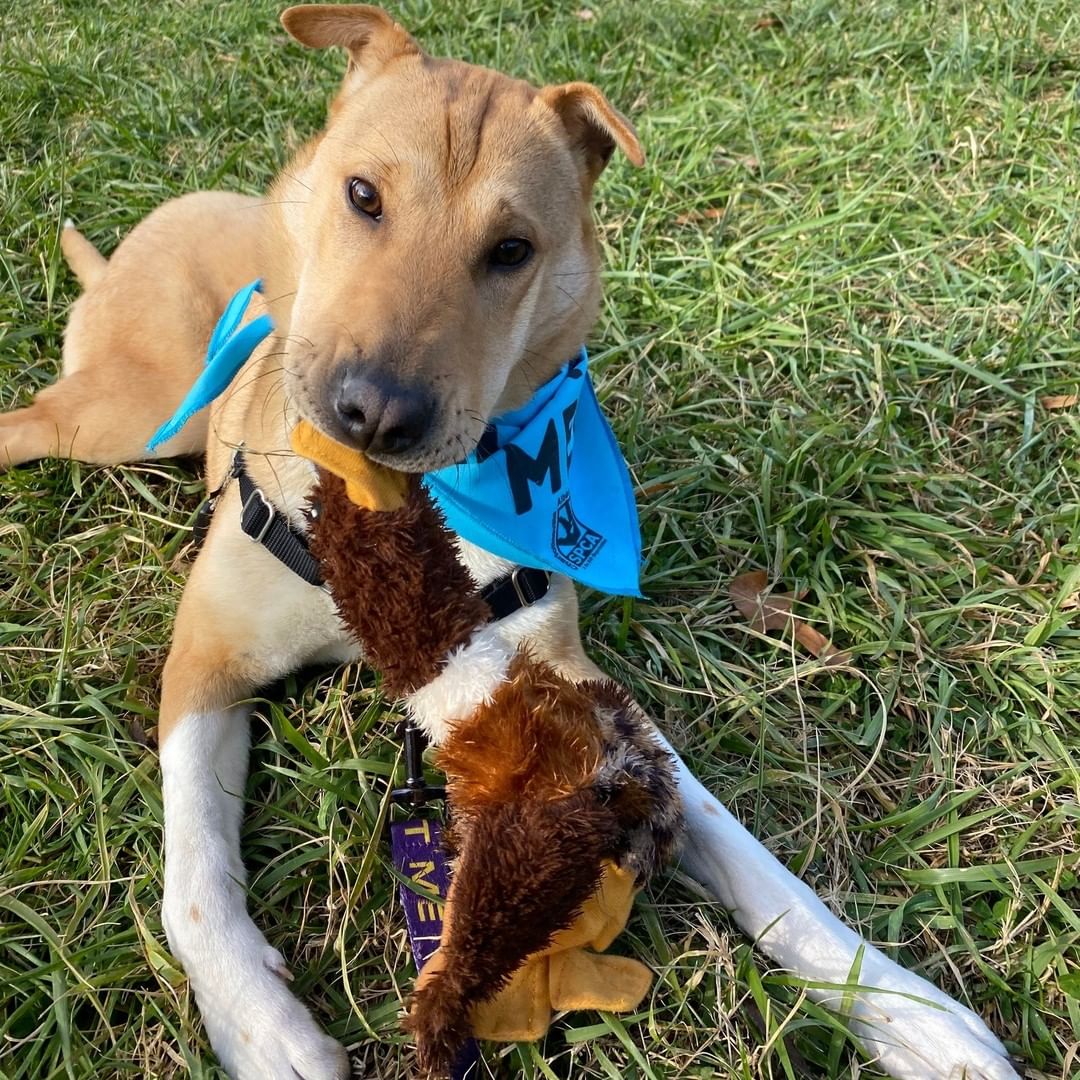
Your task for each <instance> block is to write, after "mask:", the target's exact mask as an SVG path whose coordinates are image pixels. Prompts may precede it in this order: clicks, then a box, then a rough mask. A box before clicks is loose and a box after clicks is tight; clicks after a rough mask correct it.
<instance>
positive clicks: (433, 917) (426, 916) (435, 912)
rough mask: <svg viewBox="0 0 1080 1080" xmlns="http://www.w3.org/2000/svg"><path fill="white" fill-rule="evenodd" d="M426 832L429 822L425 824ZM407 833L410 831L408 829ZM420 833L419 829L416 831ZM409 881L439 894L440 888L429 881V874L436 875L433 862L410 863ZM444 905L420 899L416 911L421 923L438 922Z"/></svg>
mask: <svg viewBox="0 0 1080 1080" xmlns="http://www.w3.org/2000/svg"><path fill="white" fill-rule="evenodd" d="M424 826H425V830H426V827H427V822H425V823H424ZM405 831H406V832H408V831H409V830H408V829H406V830H405ZM414 831H416V832H419V831H420V830H419V829H416V830H414ZM409 871H410V873H409V880H410V881H415V882H416V884H417V885H423V886H424V887H425V888H428V889H430V890H431V891H432V892H438V891H439V889H438V886H437V885H436V884H435V882H433V881H429V880H428V874H434V873H435V863H434V862H432V861H430V860H429V861H427V862H411V863H409ZM441 908H442V905H441V904H437V903H436V902H435V901H434V900H423V899H418V900H417V902H416V911H417V914H418V916H419V919H420V921H421V922H438V921H439V918H440V911H441Z"/></svg>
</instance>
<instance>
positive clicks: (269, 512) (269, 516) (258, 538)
mask: <svg viewBox="0 0 1080 1080" xmlns="http://www.w3.org/2000/svg"><path fill="white" fill-rule="evenodd" d="M256 498H258V499H260V500H262V504H263V506H265V507H266V524H265V525H263V527H262V528H261V529H260V530H259V531H258V533H256V534H255V535H254V536H252V537H251V539H252V540H254V541H255V543H256V544H261V543H262V542H263V540H264V539H265V538H266V534H267V533H268V532H269V531H270V526H271V525H273V524H274V518H275V517H276V516H277V511H276V510H275V509H274V504H273V503H272V502H271V501H270V500H269V499H268V498H267V497H266V496H265V495H264V494H263V493H262V488H256V489H255V490H254V491H253V492H252V493H251V494H250V495H249V496H248V497H247V499H246V500H245V502H244V507H243V510H242V511H241V516H243V515H244V514H246V513H247V512H248V508H249V507H250V506H251V503H252V500H253V499H256Z"/></svg>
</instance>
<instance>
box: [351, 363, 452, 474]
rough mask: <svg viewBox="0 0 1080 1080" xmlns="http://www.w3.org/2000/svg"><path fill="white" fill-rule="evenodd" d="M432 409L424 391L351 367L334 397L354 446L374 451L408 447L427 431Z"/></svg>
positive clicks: (393, 451)
mask: <svg viewBox="0 0 1080 1080" xmlns="http://www.w3.org/2000/svg"><path fill="white" fill-rule="evenodd" d="M434 412H435V402H434V399H433V398H432V396H431V394H430V393H428V392H427V391H425V390H423V389H421V388H419V387H416V386H409V385H407V384H404V383H399V382H397V381H396V380H395V379H393V378H392V377H390V376H387V375H383V374H381V373H379V372H378V371H364V370H363V369H362V368H354V367H346V368H345V369H344V370H343V372H342V375H341V379H340V382H339V384H338V391H337V397H336V398H335V400H334V414H335V415H336V417H337V421H338V423H339V424H340V425H341V429H342V432H343V434H344V435H345V436H346V438H348V440H349V441H350V442H351V443H352V444H353V445H354V446H355V447H356V448H357V449H359V450H364V451H371V452H373V453H376V454H403V453H405V451H406V450H411V449H412V448H413V447H414V446H416V444H417V443H418V442H420V440H421V439H422V438H423V437H424V435H425V434H427V431H428V428H429V427H430V426H431V419H432V415H433V414H434Z"/></svg>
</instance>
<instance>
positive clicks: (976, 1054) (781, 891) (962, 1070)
mask: <svg viewBox="0 0 1080 1080" xmlns="http://www.w3.org/2000/svg"><path fill="white" fill-rule="evenodd" d="M672 753H673V754H674V751H672ZM675 760H676V763H677V766H678V770H679V791H680V793H681V794H682V797H683V804H684V807H685V812H686V825H687V832H686V843H685V846H684V851H683V855H682V866H683V869H685V870H686V872H687V873H689V874H690V876H691V877H693V878H694V879H695V880H697V881H699V882H701V883H702V884H703V885H705V886H706V887H707V888H708V889H709V891H710V892H711V893H712V894H713V895H714V896H715V897H716V898H717V899H718V900H719V901H720V902H721V903H722V904H723V905H724V906H725V907H727V908H729V909H730V910H731V912H732V914H733V915H734V917H735V920H736V922H738V924H739V926H740V927H741V928H742V929H743V930H744V931H745V932H746V933H747V934H748V935H750V937H752V938H754V939H755V941H756V942H757V944H758V946H759V947H760V948H761V949H762V951H763V952H765V953H766V954H767V955H768V956H770V957H771V958H772V959H773V960H775V961H776V962H777V963H778V964H780V965H781V966H782V967H784V968H786V969H787V970H788V971H791V972H793V973H794V974H796V975H798V976H800V977H801V978H804V979H806V980H808V981H809V982H812V983H817V984H821V983H826V984H832V985H833V986H834V987H835V989H823V988H821V987H820V986H817V987H811V988H809V989H808V991H807V992H808V993H809V994H810V996H811V997H813V998H815V999H817V1000H818V1001H822V1002H824V1003H826V1004H828V1005H830V1006H832V1007H833V1008H836V1009H839V1010H841V1011H843V1012H845V1013H846V1014H847V1016H848V1017H849V1019H850V1023H851V1028H852V1031H853V1032H854V1034H855V1035H856V1037H857V1038H858V1039H859V1041H860V1042H861V1043H862V1045H863V1046H864V1047H865V1049H866V1050H867V1051H868V1052H869V1053H870V1054H871V1055H872V1056H873V1057H874V1058H876V1059H877V1062H878V1065H879V1067H880V1068H882V1069H884V1070H885V1071H886V1072H887V1073H888V1074H889V1075H890V1076H894V1077H897V1078H898V1080H1018V1077H1017V1074H1016V1072H1015V1071H1014V1070H1013V1068H1012V1065H1011V1064H1010V1063H1009V1059H1008V1056H1007V1055H1006V1052H1005V1048H1004V1047H1003V1046H1002V1045H1001V1043H1000V1042H999V1041H998V1040H997V1039H996V1038H995V1037H994V1035H993V1034H992V1033H991V1032H990V1030H989V1029H988V1028H987V1027H986V1025H985V1024H984V1023H983V1022H982V1020H980V1019H979V1017H978V1016H976V1015H975V1014H974V1013H973V1012H972V1011H971V1010H970V1009H967V1008H965V1007H964V1006H963V1005H961V1004H960V1003H959V1002H957V1001H955V1000H953V999H952V998H951V997H949V996H948V995H947V994H944V993H942V992H941V991H940V990H939V989H938V988H937V987H935V986H933V985H932V984H930V983H928V982H927V981H926V980H925V979H923V978H920V977H919V976H918V975H916V974H914V973H913V972H910V971H907V970H905V969H904V968H902V967H900V965H899V964H895V963H893V961H892V960H890V959H889V958H888V957H887V956H885V954H884V953H882V952H880V951H879V950H878V949H875V948H874V946H872V945H870V944H868V943H867V942H865V941H864V940H863V939H862V938H861V937H859V935H858V934H856V933H855V931H853V930H852V929H851V928H850V927H848V926H845V925H844V923H842V922H841V921H840V919H838V918H837V917H836V916H835V915H834V914H833V913H832V912H831V911H829V909H828V908H827V907H826V906H825V905H824V904H823V903H822V902H821V900H819V899H818V897H817V896H816V895H815V894H814V893H813V891H812V890H811V889H810V888H809V887H808V886H806V885H804V884H803V882H801V881H800V880H799V879H798V878H797V877H795V875H794V874H792V873H791V872H790V871H789V870H787V869H785V867H784V866H783V865H782V864H781V863H780V862H779V861H778V860H777V859H776V858H775V857H774V856H773V855H772V854H771V853H770V852H769V851H768V850H767V849H766V848H765V847H764V846H763V845H762V844H760V843H759V842H758V841H757V840H755V839H754V838H753V836H751V835H750V833H748V832H747V831H746V829H744V828H743V827H742V825H740V824H739V822H738V821H736V820H735V818H734V817H733V816H732V815H731V814H730V813H729V812H728V811H727V810H726V809H725V808H724V807H723V806H722V805H721V804H720V803H719V802H718V801H717V800H716V799H715V798H713V796H712V795H710V794H709V792H708V791H706V789H705V788H704V787H703V786H702V785H701V783H699V781H698V780H697V779H696V778H695V777H694V775H693V773H691V772H690V770H689V769H688V768H687V767H686V765H685V763H684V762H683V761H681V760H680V759H679V757H678V755H675ZM845 984H848V986H847V987H846V986H845ZM852 984H854V985H857V986H858V987H859V989H852V988H850V987H851V986H852ZM870 988H873V989H870Z"/></svg>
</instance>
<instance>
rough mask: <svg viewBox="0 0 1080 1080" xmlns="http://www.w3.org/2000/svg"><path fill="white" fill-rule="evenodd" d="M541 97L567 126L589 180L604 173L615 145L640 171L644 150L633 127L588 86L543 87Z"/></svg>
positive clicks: (574, 84)
mask: <svg viewBox="0 0 1080 1080" xmlns="http://www.w3.org/2000/svg"><path fill="white" fill-rule="evenodd" d="M540 97H541V99H542V100H543V101H544V102H546V103H547V104H548V105H549V106H550V107H551V108H552V109H554V110H555V112H556V113H557V114H558V116H559V118H560V119H561V120H562V122H563V124H564V125H565V126H566V130H567V132H568V133H569V135H570V141H571V143H572V145H573V146H574V148H575V149H576V150H577V151H578V152H579V153H580V154H581V155H582V156H583V157H584V161H585V168H586V170H587V172H588V174H589V177H590V179H592V180H595V179H596V178H597V177H598V176H599V175H600V174H601V173H602V172H603V171H604V167H605V166H606V165H607V163H608V162H609V161H610V160H611V155H612V153H613V152H614V150H615V147H616V146H617V147H618V148H619V149H620V150H621V151H622V152H623V153H624V154H625V155H626V156H627V158H628V159H629V161H630V164H631V165H636V166H637V167H638V168H640V167H641V166H642V165H644V164H645V151H644V150H642V148H641V143H640V142H639V141H638V137H637V132H636V131H634V126H633V124H631V123H630V121H629V120H627V119H626V117H625V116H623V114H622V113H621V112H619V110H618V109H616V108H615V107H614V106H613V105H612V104H611V102H610V101H608V99H607V98H606V97H604V95H603V93H602V92H601V91H600V90H598V89H597V88H596V87H595V86H593V85H592V84H591V83H584V82H572V83H564V84H563V85H561V86H545V87H544V89H543V90H541V91H540Z"/></svg>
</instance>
